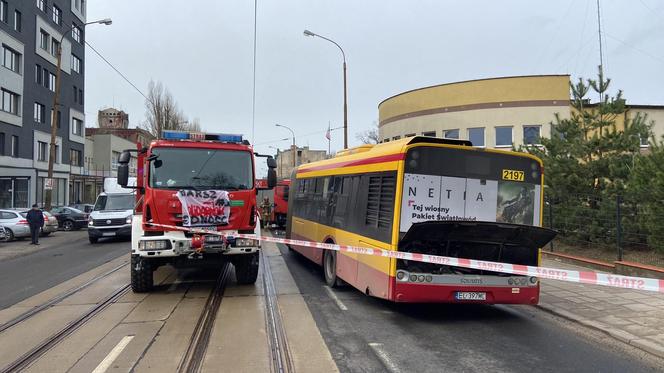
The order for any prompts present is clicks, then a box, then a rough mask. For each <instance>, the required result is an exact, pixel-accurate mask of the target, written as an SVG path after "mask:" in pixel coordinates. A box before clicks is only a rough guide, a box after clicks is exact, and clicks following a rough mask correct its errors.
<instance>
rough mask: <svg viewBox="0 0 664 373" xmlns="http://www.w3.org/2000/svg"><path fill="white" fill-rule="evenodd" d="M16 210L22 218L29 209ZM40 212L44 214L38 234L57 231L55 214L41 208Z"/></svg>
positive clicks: (42, 234)
mask: <svg viewBox="0 0 664 373" xmlns="http://www.w3.org/2000/svg"><path fill="white" fill-rule="evenodd" d="M16 211H18V212H19V213H20V214H21V216H22V217H23V218H26V217H27V216H28V211H30V210H16ZM42 214H43V215H44V226H43V227H42V228H41V231H40V232H39V235H40V236H48V235H49V234H51V233H53V232H57V230H58V219H56V218H55V216H53V215H51V214H50V213H49V212H48V211H44V210H42Z"/></svg>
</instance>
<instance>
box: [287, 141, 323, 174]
mask: <svg viewBox="0 0 664 373" xmlns="http://www.w3.org/2000/svg"><path fill="white" fill-rule="evenodd" d="M293 157H295V159H293ZM325 158H327V152H326V151H325V150H311V149H309V147H308V146H305V147H303V148H300V147H298V148H297V149H296V151H293V147H292V146H291V148H290V149H287V150H283V151H282V150H277V156H276V157H275V161H277V178H279V179H288V178H290V177H291V173H292V172H293V168H294V167H295V165H298V166H299V165H301V164H305V163H311V162H315V161H320V160H322V159H325Z"/></svg>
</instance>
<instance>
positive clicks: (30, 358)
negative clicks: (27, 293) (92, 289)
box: [0, 269, 130, 373]
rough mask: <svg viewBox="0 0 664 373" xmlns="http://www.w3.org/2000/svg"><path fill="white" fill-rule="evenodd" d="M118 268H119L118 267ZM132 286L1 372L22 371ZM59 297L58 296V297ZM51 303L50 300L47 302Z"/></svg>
mask: <svg viewBox="0 0 664 373" xmlns="http://www.w3.org/2000/svg"><path fill="white" fill-rule="evenodd" d="M116 270H117V269H116ZM129 288H130V284H125V285H123V286H122V287H120V288H118V289H116V290H115V291H113V292H112V293H111V294H110V295H108V296H106V297H105V298H104V299H102V300H101V301H99V302H98V303H96V304H95V305H94V306H93V307H92V308H90V309H89V310H87V311H86V312H85V313H83V314H82V315H81V316H79V317H77V318H76V319H74V320H73V321H71V322H69V323H68V324H67V325H65V326H64V327H63V328H62V329H60V330H59V331H57V332H56V333H54V334H52V335H51V336H49V337H48V338H46V339H44V340H43V341H42V342H41V343H39V344H38V345H36V346H35V347H33V348H31V349H30V350H28V351H27V352H26V353H25V354H23V355H21V356H20V357H19V358H18V359H16V360H14V361H13V362H12V363H10V364H9V365H7V366H5V367H3V368H2V370H0V372H1V373H8V372H20V371H23V370H24V369H25V368H27V367H29V366H30V365H31V364H32V363H33V362H35V361H36V360H37V359H39V358H40V357H41V356H42V355H44V354H45V353H46V352H48V351H49V350H50V349H52V348H53V347H54V346H55V345H57V344H58V343H60V341H62V340H63V339H65V338H66V337H68V336H69V335H71V334H72V333H73V332H75V331H76V330H77V329H78V328H80V327H81V326H83V325H84V324H85V323H86V322H88V321H89V320H90V319H92V318H93V317H94V316H96V315H97V314H99V313H100V312H101V311H103V310H104V309H106V308H107V307H108V306H110V305H111V304H113V303H114V302H115V301H116V300H118V299H119V298H120V297H122V296H123V295H124V294H126V293H127V291H128V290H129ZM56 298H57V297H56ZM46 303H49V302H46Z"/></svg>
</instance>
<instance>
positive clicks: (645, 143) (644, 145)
mask: <svg viewBox="0 0 664 373" xmlns="http://www.w3.org/2000/svg"><path fill="white" fill-rule="evenodd" d="M648 140H649V139H648V136H639V145H640V146H641V147H642V148H647V147H649V146H650V142H649V141H648Z"/></svg>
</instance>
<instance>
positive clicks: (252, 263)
mask: <svg viewBox="0 0 664 373" xmlns="http://www.w3.org/2000/svg"><path fill="white" fill-rule="evenodd" d="M258 263H259V258H258V253H253V254H244V255H238V256H237V257H236V258H235V259H234V260H233V265H234V266H235V278H236V279H237V283H238V284H241V285H251V284H253V283H255V282H256V278H257V277H258Z"/></svg>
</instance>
